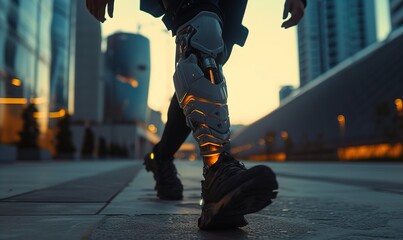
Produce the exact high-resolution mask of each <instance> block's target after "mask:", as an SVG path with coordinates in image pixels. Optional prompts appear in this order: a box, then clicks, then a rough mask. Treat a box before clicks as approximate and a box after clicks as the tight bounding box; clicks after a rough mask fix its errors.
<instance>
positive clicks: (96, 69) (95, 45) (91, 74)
mask: <svg viewBox="0 0 403 240" xmlns="http://www.w3.org/2000/svg"><path fill="white" fill-rule="evenodd" d="M76 6H77V17H76V19H75V20H76V23H75V28H76V31H75V33H74V34H75V36H74V37H75V45H76V46H75V52H74V54H75V66H74V72H75V75H74V81H73V82H71V85H74V86H71V88H72V89H74V92H75V94H74V99H72V100H71V102H74V107H73V108H74V109H73V108H71V109H70V110H71V112H74V115H73V120H74V122H76V123H77V122H78V123H92V124H99V123H101V122H102V116H103V82H102V77H101V75H102V70H101V66H102V53H101V43H102V36H101V25H100V23H99V22H98V21H97V20H96V19H95V18H94V17H93V16H91V15H90V14H89V12H88V10H87V8H86V6H85V1H81V0H78V1H77V5H76Z"/></svg>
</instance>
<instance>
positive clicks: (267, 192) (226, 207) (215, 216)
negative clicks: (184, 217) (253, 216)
mask: <svg viewBox="0 0 403 240" xmlns="http://www.w3.org/2000/svg"><path fill="white" fill-rule="evenodd" d="M262 181H263V182H268V183H270V182H271V183H273V184H272V185H271V186H270V185H269V186H263V187H262V186H261V183H262ZM277 189H278V185H277V182H276V181H275V175H274V173H273V172H272V171H271V170H270V171H267V172H266V174H261V175H258V176H256V177H254V178H252V179H249V180H248V181H246V182H245V183H243V184H242V185H240V186H239V187H238V188H236V189H234V190H233V191H231V192H230V193H228V194H227V195H225V196H224V197H223V198H221V200H220V201H218V202H214V203H209V204H206V205H205V206H203V209H202V214H201V216H200V218H199V220H198V226H199V228H200V229H203V230H207V229H219V228H238V227H244V226H246V225H247V224H248V222H247V221H246V220H245V218H244V215H245V214H249V213H254V212H257V211H260V210H262V209H263V208H265V207H266V206H268V205H270V204H271V203H272V199H275V198H276V196H277V192H275V190H277Z"/></svg>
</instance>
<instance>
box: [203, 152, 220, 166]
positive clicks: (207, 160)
mask: <svg viewBox="0 0 403 240" xmlns="http://www.w3.org/2000/svg"><path fill="white" fill-rule="evenodd" d="M219 156H220V154H219V153H216V154H213V155H206V156H203V162H204V164H206V165H207V166H209V167H210V166H212V165H213V164H214V163H216V162H217V161H218V157H219Z"/></svg>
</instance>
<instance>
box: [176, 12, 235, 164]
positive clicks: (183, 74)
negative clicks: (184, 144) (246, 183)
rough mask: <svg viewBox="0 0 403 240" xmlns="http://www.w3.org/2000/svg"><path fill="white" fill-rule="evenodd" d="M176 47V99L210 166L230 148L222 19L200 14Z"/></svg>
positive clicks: (182, 29) (186, 27)
mask: <svg viewBox="0 0 403 240" xmlns="http://www.w3.org/2000/svg"><path fill="white" fill-rule="evenodd" d="M176 44H177V45H178V49H179V54H180V58H179V61H178V62H177V66H176V71H175V74H174V84H175V90H176V96H177V98H178V102H179V105H180V106H181V108H182V109H183V112H184V114H185V117H186V123H187V126H188V127H189V128H190V129H191V130H192V132H193V136H194V138H195V139H196V141H197V142H198V144H199V147H200V152H201V155H202V156H203V160H204V163H205V165H207V166H211V165H213V164H214V163H215V162H216V161H217V160H218V157H219V155H220V153H222V152H224V151H225V150H227V149H228V148H229V138H230V130H229V127H230V122H229V117H228V107H227V86H226V82H225V78H224V76H223V74H222V65H221V64H220V62H221V61H222V59H226V56H225V45H224V40H223V39H222V23H221V20H220V18H219V17H218V16H217V15H216V14H215V13H212V12H200V13H199V14H198V15H196V16H195V17H194V18H193V19H191V20H190V21H189V22H187V23H185V24H184V25H182V26H181V27H180V28H179V29H178V32H177V37H176Z"/></svg>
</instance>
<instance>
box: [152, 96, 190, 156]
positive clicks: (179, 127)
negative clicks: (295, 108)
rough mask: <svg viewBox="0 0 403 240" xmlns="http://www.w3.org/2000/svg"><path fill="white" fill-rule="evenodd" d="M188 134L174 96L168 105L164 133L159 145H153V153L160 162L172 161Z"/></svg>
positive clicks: (183, 117)
mask: <svg viewBox="0 0 403 240" xmlns="http://www.w3.org/2000/svg"><path fill="white" fill-rule="evenodd" d="M189 134H190V128H189V127H188V126H187V125H186V118H185V115H183V111H182V109H181V108H180V107H179V103H178V99H177V98H176V96H175V94H174V96H173V97H172V99H171V104H170V105H169V109H168V119H167V122H166V124H165V128H164V132H163V134H162V137H161V140H160V141H159V143H158V144H157V145H155V147H154V150H153V153H154V154H155V156H156V157H157V158H160V159H162V160H173V158H174V154H175V153H176V152H177V151H178V150H179V148H180V146H181V145H182V143H183V142H184V141H185V140H186V138H187V137H188V136H189Z"/></svg>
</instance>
